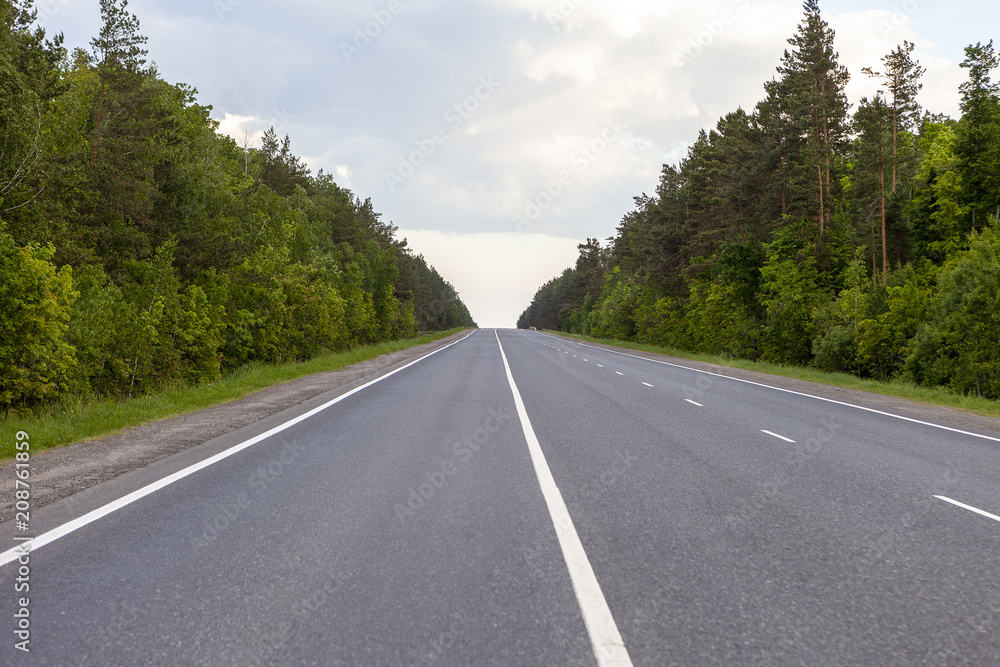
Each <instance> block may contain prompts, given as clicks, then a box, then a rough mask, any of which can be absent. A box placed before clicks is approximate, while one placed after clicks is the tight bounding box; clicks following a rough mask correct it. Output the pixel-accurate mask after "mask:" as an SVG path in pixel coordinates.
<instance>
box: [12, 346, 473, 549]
mask: <svg viewBox="0 0 1000 667" xmlns="http://www.w3.org/2000/svg"><path fill="white" fill-rule="evenodd" d="M472 333H475V331H473V332H472ZM472 333H470V334H468V335H466V336H464V337H462V338H460V339H459V340H456V341H455V342H454V343H449V344H448V345H445V346H444V347H439V348H438V349H436V350H434V351H432V352H428V353H427V354H425V355H424V356H422V357H420V358H418V359H414V360H413V361H411V362H410V363H408V364H406V365H405V366H400V367H399V368H397V369H395V370H393V371H390V372H388V373H386V374H385V375H381V376H379V377H377V378H375V379H374V380H370V381H368V382H366V383H364V384H363V385H361V386H359V387H355V388H354V389H351V390H350V391H348V392H346V393H343V394H341V395H340V396H337V397H336V398H334V399H331V400H329V401H327V402H326V403H324V404H323V405H320V406H319V407H315V408H313V409H312V410H310V411H309V412H305V413H303V414H301V415H299V416H298V417H295V418H293V419H289V420H288V421H286V422H285V423H284V424H279V425H278V426H275V427H274V428H272V429H271V430H269V431H265V432H264V433H261V434H260V435H256V436H254V437H252V438H250V439H249V440H244V441H243V442H241V443H240V444H238V445H234V446H232V447H230V448H229V449H226V450H224V451H221V452H219V453H218V454H215V455H214V456H210V457H208V458H207V459H204V460H203V461H199V462H198V463H194V464H192V465H189V466H188V467H187V468H183V469H181V470H178V471H177V472H175V473H173V474H171V475H167V476H166V477H164V478H162V479H159V480H157V481H155V482H153V483H152V484H147V485H146V486H144V487H142V488H141V489H137V490H135V491H133V492H132V493H129V494H128V495H125V496H122V497H121V498H119V499H118V500H113V501H111V502H110V503H108V504H107V505H104V506H102V507H98V508H97V509H95V510H92V511H90V512H87V513H86V514H84V515H83V516H81V517H77V518H76V519H73V520H72V521H68V522H66V523H64V524H63V525H61V526H59V527H57V528H53V529H52V530H50V531H48V532H46V533H42V534H41V535H39V536H38V537H36V538H35V539H33V540H31V541H30V542H26V543H25V544H22V545H21V546H18V547H15V548H13V549H8V550H7V551H4V552H3V553H0V567H3V566H4V565H6V564H8V563H10V562H13V561H15V560H17V559H18V558H19V557H20V556H23V555H24V553H25V550H29V551H34V550H36V549H40V548H41V547H44V546H45V545H46V544H51V543H52V542H55V541H56V540H58V539H59V538H60V537H65V536H66V535H69V534H70V533H72V532H73V531H75V530H79V529H80V528H83V527H84V526H86V525H87V524H89V523H93V522H95V521H97V520H98V519H101V518H103V517H105V516H107V515H108V514H111V513H112V512H114V511H116V510H120V509H121V508H123V507H125V506H126V505H131V504H132V503H134V502H135V501H137V500H139V499H141V498H145V497H146V496H148V495H150V494H151V493H155V492H156V491H159V490H160V489H162V488H164V487H166V486H170V485H171V484H173V483H174V482H176V481H178V480H180V479H184V478H185V477H187V476H189V475H192V474H194V473H196V472H198V471H199V470H201V469H203V468H207V467H208V466H210V465H212V464H214V463H218V462H219V461H221V460H223V459H226V458H229V457H230V456H232V455H233V454H236V453H237V452H241V451H243V450H244V449H247V448H249V447H253V446H254V445H256V444H257V443H259V442H261V441H263V440H267V439H268V438H270V437H271V436H273V435H277V434H278V433H281V432H282V431H284V430H286V429H289V428H291V427H292V426H295V425H296V424H298V423H299V422H302V421H305V420H306V419H309V418H310V417H312V416H314V415H316V414H318V413H320V412H322V411H323V410H326V409H327V408H329V407H330V406H332V405H335V404H337V403H340V402H341V401H342V400H344V399H345V398H347V397H348V396H353V395H354V394H356V393H358V392H359V391H361V390H362V389H366V388H368V387H370V386H372V385H373V384H375V383H377V382H381V381H382V380H384V379H386V378H388V377H391V376H393V375H395V374H396V373H398V372H400V371H402V370H405V369H407V368H409V367H410V366H412V365H414V364H416V363H419V362H421V361H423V360H424V359H426V358H428V357H430V356H431V355H434V354H437V353H438V352H441V351H443V350H447V349H448V348H449V347H451V346H452V345H458V344H459V343H461V342H462V341H463V340H465V339H466V338H468V337H469V336H471V335H472Z"/></svg>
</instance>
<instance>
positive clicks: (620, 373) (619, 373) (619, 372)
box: [615, 371, 625, 375]
mask: <svg viewBox="0 0 1000 667" xmlns="http://www.w3.org/2000/svg"><path fill="white" fill-rule="evenodd" d="M615 373H617V374H618V375H625V374H624V373H622V372H621V371H615Z"/></svg>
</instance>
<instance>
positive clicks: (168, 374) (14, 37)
mask: <svg viewBox="0 0 1000 667" xmlns="http://www.w3.org/2000/svg"><path fill="white" fill-rule="evenodd" d="M100 6H101V15H102V19H103V27H102V29H101V31H100V34H99V35H98V36H97V37H95V38H94V39H93V40H92V42H91V44H90V49H89V50H85V49H79V48H77V49H74V50H72V51H71V52H70V51H69V50H68V49H67V48H65V47H64V46H63V39H62V36H61V35H57V36H54V37H51V38H49V37H47V36H46V34H45V32H44V31H43V30H42V29H41V28H39V27H37V24H36V21H35V18H36V13H35V12H34V11H33V5H32V2H31V0H20V1H19V2H10V1H9V0H0V22H2V24H3V26H4V29H3V30H2V31H0V100H2V104H0V409H4V408H8V409H9V408H10V407H12V406H14V407H18V408H21V409H30V408H31V407H32V406H33V405H37V404H39V403H41V402H44V401H47V400H49V399H52V398H53V397H56V396H58V395H60V394H63V393H66V392H73V393H77V394H96V395H110V396H117V395H133V394H136V393H142V392H148V391H150V390H153V389H156V388H157V387H161V386H165V385H166V384H169V383H175V382H192V383H198V382H203V381H210V380H213V379H215V378H218V377H220V375H221V374H223V373H225V372H226V371H227V370H230V369H234V368H236V367H239V366H241V365H244V364H246V363H248V362H252V361H264V362H277V361H282V360H301V359H306V358H309V357H312V356H314V355H316V354H317V353H319V352H321V351H324V350H338V349H341V348H346V347H349V346H353V345H357V344H366V343H374V342H378V341H384V340H387V339H394V338H400V337H405V336H411V335H413V334H415V333H416V332H417V331H418V330H442V329H448V328H453V327H468V326H475V324H474V322H473V321H472V318H471V316H470V314H469V311H468V310H467V308H466V307H465V305H464V304H463V303H462V301H461V300H460V299H459V297H458V294H457V293H456V291H455V289H454V288H453V287H452V286H451V285H450V284H449V283H448V282H446V281H445V280H444V279H443V278H442V277H441V276H440V275H439V274H438V273H437V272H436V271H435V270H434V269H433V268H432V267H430V266H428V265H427V263H426V262H425V261H424V259H423V258H422V257H421V256H419V255H414V254H413V253H412V252H411V251H410V250H409V249H408V248H407V247H406V241H405V240H403V241H400V240H398V239H396V238H395V236H394V232H395V231H396V228H395V227H394V226H393V225H392V224H387V223H385V222H383V221H382V220H381V219H380V215H379V214H378V213H376V212H375V211H374V210H373V207H372V203H371V201H370V200H364V201H362V200H361V199H360V198H359V197H357V196H355V195H354V194H352V193H351V192H350V191H349V190H347V189H344V188H342V187H339V186H338V185H337V184H336V183H335V182H334V180H333V178H331V176H330V175H329V174H326V173H324V172H323V171H320V172H319V173H317V174H315V175H312V174H310V171H309V170H308V169H307V168H306V166H305V165H304V164H303V162H302V160H301V159H300V158H298V157H296V156H295V155H294V154H293V153H292V151H291V146H290V140H289V138H288V136H287V135H286V136H284V138H279V136H278V135H277V134H276V133H275V132H274V131H273V128H272V130H270V131H268V132H267V133H266V134H265V135H264V137H263V140H262V141H261V142H260V143H261V145H260V147H259V148H253V147H251V146H250V145H249V142H240V143H237V142H236V141H234V140H233V139H231V138H229V137H226V136H222V135H220V134H218V133H217V131H216V130H217V126H218V125H217V123H216V121H214V120H212V119H211V117H210V112H211V110H212V108H211V107H210V106H204V105H201V104H199V103H198V102H197V101H196V91H195V90H194V89H192V88H190V87H189V86H186V85H184V84H177V85H174V84H169V83H167V82H166V81H164V80H162V79H161V78H160V77H159V76H158V74H157V71H156V69H155V67H154V66H152V65H150V64H148V63H147V61H146V55H147V54H146V50H145V48H144V45H145V43H146V38H145V37H144V36H143V35H142V34H141V33H140V30H139V21H138V18H137V17H136V16H135V15H134V14H132V13H130V12H129V11H128V10H127V1H126V0H101V2H100Z"/></svg>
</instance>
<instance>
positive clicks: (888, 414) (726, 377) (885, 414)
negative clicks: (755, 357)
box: [542, 334, 1000, 442]
mask: <svg viewBox="0 0 1000 667" xmlns="http://www.w3.org/2000/svg"><path fill="white" fill-rule="evenodd" d="M542 335H543V336H548V334H542ZM550 338H552V336H550ZM573 342H574V343H576V344H577V345H582V346H583V347H589V348H590V349H592V350H604V351H605V352H610V353H611V354H620V355H622V356H623V357H632V358H633V359H642V360H643V361H650V362H652V363H654V364H662V365H664V366H672V367H674V368H681V369H684V370H686V371H693V372H695V373H701V374H703V375H711V376H713V377H717V378H723V379H724V380H733V381H734V382H742V383H744V384H752V385H754V386H755V387H764V388H765V389H773V390H774V391H780V392H784V393H786V394H793V395H795V396H803V397H805V398H812V399H815V400H817V401H824V402H826V403H833V404H834V405H842V406H844V407H847V408H855V409H856V410H864V411H865V412H871V413H872V414H876V415H882V416H883V417H892V418H893V419H901V420H902V421H907V422H910V423H913V424H920V425H921V426H930V427H931V428H938V429H941V430H942V431H951V432H952V433H960V434H962V435H971V436H972V437H974V438H982V439H983V440H992V441H993V442H1000V438H994V437H993V436H991V435H983V434H982V433H973V432H972V431H963V430H962V429H959V428H952V427H951V426H942V425H941V424H934V423H931V422H925V421H921V420H919V419H913V418H912V417H904V416H903V415H897V414H893V413H891V412H884V411H882V410H876V409H875V408H866V407H865V406H863V405H855V404H854V403H845V402H844V401H838V400H835V399H832V398H826V397H824V396H816V395H814V394H806V393H804V392H801V391H794V390H792V389H784V388H782V387H775V386H773V385H769V384H764V383H762V382H754V381H753V380H744V379H743V378H738V377H733V376H732V375H723V374H722V373H713V372H712V371H704V370H702V369H700V368H691V367H690V366H682V365H681V364H672V363H670V362H669V361H660V360H659V359H650V358H648V357H640V356H639V355H637V354H628V353H626V352H618V351H617V350H609V349H607V348H604V347H597V346H596V345H587V344H586V343H580V342H578V341H573Z"/></svg>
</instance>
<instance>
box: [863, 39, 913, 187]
mask: <svg viewBox="0 0 1000 667" xmlns="http://www.w3.org/2000/svg"><path fill="white" fill-rule="evenodd" d="M913 48H914V45H913V42H908V41H904V42H903V44H902V45H901V46H897V47H896V49H895V50H894V51H892V53H890V54H889V55H887V56H884V57H883V58H882V65H883V67H884V68H885V72H884V73H882V72H876V71H874V70H872V69H871V68H870V67H866V68H864V69H863V70H862V71H863V72H865V73H866V74H868V75H869V76H872V77H882V80H883V83H884V84H885V88H886V92H887V93H888V95H889V102H890V104H891V105H892V193H893V194H896V186H897V183H898V180H899V178H898V171H899V134H900V132H909V131H910V130H912V129H913V128H914V127H915V126H916V124H917V123H918V122H919V121H920V104H919V103H918V102H917V93H919V92H920V89H921V88H923V84H922V83H920V77H921V76H923V75H924V73H925V72H926V71H927V70H926V69H924V68H923V67H921V66H920V63H918V62H917V61H916V60H914V59H913Z"/></svg>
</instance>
